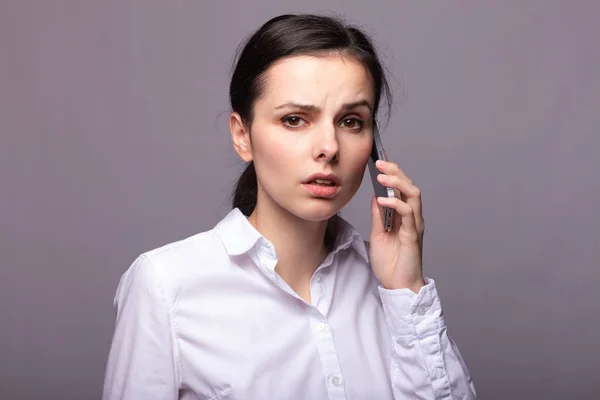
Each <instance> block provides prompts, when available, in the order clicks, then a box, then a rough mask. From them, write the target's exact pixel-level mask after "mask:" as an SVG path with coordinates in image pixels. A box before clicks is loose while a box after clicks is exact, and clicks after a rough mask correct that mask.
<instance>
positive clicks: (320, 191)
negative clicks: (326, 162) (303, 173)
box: [302, 182, 340, 198]
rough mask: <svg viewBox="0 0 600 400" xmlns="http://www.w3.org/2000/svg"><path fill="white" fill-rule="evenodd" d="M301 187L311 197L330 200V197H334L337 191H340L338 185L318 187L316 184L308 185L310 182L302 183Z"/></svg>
mask: <svg viewBox="0 0 600 400" xmlns="http://www.w3.org/2000/svg"><path fill="white" fill-rule="evenodd" d="M302 185H303V186H304V187H305V188H306V190H308V192H309V193H310V194H312V195H313V196H315V197H323V198H331V197H333V196H335V195H336V194H337V192H338V190H339V189H340V187H339V186H338V185H334V186H326V185H318V184H316V183H310V182H308V183H303V184H302Z"/></svg>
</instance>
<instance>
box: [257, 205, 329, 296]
mask: <svg viewBox="0 0 600 400" xmlns="http://www.w3.org/2000/svg"><path fill="white" fill-rule="evenodd" d="M248 221H249V222H250V223H251V224H252V226H254V228H255V229H256V230H257V231H259V232H260V233H261V234H262V235H263V236H264V237H265V238H267V239H268V240H269V241H270V242H271V243H273V245H274V246H275V251H276V253H277V259H278V261H277V266H276V267H275V271H276V272H277V273H278V274H279V275H280V276H281V277H282V278H283V279H284V280H285V281H286V282H287V283H288V285H290V287H291V288H292V289H294V290H296V292H297V293H298V294H299V295H301V296H302V297H304V298H305V299H306V296H303V295H302V294H301V292H303V293H305V294H306V293H307V292H308V288H309V287H310V279H311V278H312V276H313V274H314V272H315V270H316V269H317V267H318V266H319V265H320V264H321V263H322V262H323V260H324V259H325V257H326V256H327V253H328V250H327V249H326V247H325V244H324V238H325V231H326V228H327V220H325V221H316V222H315V221H307V220H304V219H302V218H299V217H297V216H295V215H293V214H291V213H290V212H288V211H287V210H285V209H283V208H282V207H280V206H278V205H272V206H270V207H265V206H263V207H261V206H260V203H259V204H257V206H256V208H255V209H254V211H253V212H252V214H251V215H250V217H249V218H248Z"/></svg>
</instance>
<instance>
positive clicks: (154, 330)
mask: <svg viewBox="0 0 600 400" xmlns="http://www.w3.org/2000/svg"><path fill="white" fill-rule="evenodd" d="M114 306H115V309H116V314H117V318H116V325H115V331H114V336H113V339H112V344H111V348H110V352H109V357H108V363H107V367H106V375H105V379H104V390H103V395H102V399H103V400H127V399H135V400H139V399H144V400H154V399H156V400H158V399H161V400H169V399H177V398H178V387H179V384H178V368H177V365H178V364H177V357H178V354H177V345H176V342H175V330H174V328H173V326H172V323H171V314H170V307H169V305H168V303H167V299H166V294H165V289H164V287H163V285H162V284H161V282H160V280H159V278H158V276H157V271H156V269H155V268H154V266H153V265H152V263H151V262H150V260H149V259H148V257H147V256H145V255H141V256H140V257H138V258H137V259H136V260H135V261H134V263H133V264H132V265H131V267H130V268H129V269H128V270H127V272H126V273H125V274H124V275H123V277H122V278H121V281H120V282H119V286H118V288H117V293H116V296H115V300H114Z"/></svg>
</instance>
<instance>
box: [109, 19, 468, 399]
mask: <svg viewBox="0 0 600 400" xmlns="http://www.w3.org/2000/svg"><path fill="white" fill-rule="evenodd" d="M383 95H387V96H388V97H389V88H388V85H387V81H386V79H385V76H384V74H383V69H382V67H381V64H380V62H379V60H378V58H377V55H376V53H375V51H374V49H373V46H372V43H371V42H370V40H369V39H368V38H367V37H366V36H365V35H364V34H363V33H362V32H361V31H360V30H358V29H356V28H353V27H348V26H345V25H344V24H342V23H341V22H340V21H337V20H335V19H331V18H326V17H320V16H313V15H284V16H280V17H277V18H274V19H272V20H270V21H268V22H267V23H266V24H265V25H263V26H262V27H261V28H260V29H259V30H258V31H257V32H256V33H255V34H254V35H252V36H251V37H250V38H249V40H248V42H247V43H246V45H245V47H244V48H243V49H242V51H241V53H240V54H239V57H238V60H237V65H236V68H235V71H234V73H233V77H232V80H231V86H230V97H231V106H232V113H231V115H230V131H231V137H232V142H233V145H234V148H235V150H236V151H237V153H238V154H239V156H240V157H241V158H242V159H243V160H244V161H246V162H248V163H249V164H248V167H247V168H246V170H245V172H244V173H243V174H242V176H241V178H240V181H239V184H238V187H237V189H236V191H235V194H234V203H233V206H234V209H233V210H232V211H231V212H230V213H229V214H228V215H227V216H225V218H223V220H222V221H220V222H219V223H218V224H217V225H216V226H215V227H214V229H212V230H210V231H207V232H203V233H200V234H197V235H195V236H192V237H190V238H187V239H185V240H182V241H179V242H176V243H171V244H169V245H167V246H164V247H162V248H159V249H155V250H153V251H150V252H147V253H145V254H142V255H141V256H140V257H139V258H138V259H137V260H136V261H135V262H134V263H133V265H132V266H131V267H130V269H129V270H128V271H127V272H126V273H125V274H124V276H123V278H122V279H121V282H120V284H119V288H118V290H117V294H116V298H115V307H116V309H117V322H116V327H115V335H114V338H113V342H112V347H111V351H110V355H109V360H108V367H107V372H106V379H105V386H104V399H111V400H112V399H140V400H142V399H143V400H151V399H178V398H179V399H211V400H216V399H473V398H475V392H474V389H473V386H472V383H471V379H470V377H469V373H468V371H467V368H466V366H465V364H464V362H463V360H462V358H461V356H460V354H459V352H458V350H457V348H456V346H455V345H454V343H453V342H452V341H451V339H450V338H449V337H448V335H447V332H446V326H445V324H444V320H443V318H442V311H441V307H440V302H439V299H438V296H437V292H436V289H435V282H434V281H433V280H431V279H425V278H424V277H423V274H422V265H421V259H422V257H421V255H422V254H421V249H422V246H423V217H422V214H421V196H420V192H419V189H418V188H417V187H416V186H415V185H414V184H413V183H412V182H411V180H410V179H409V178H408V177H407V176H406V175H405V174H404V173H403V172H402V170H401V169H400V168H399V167H398V166H397V165H396V164H394V163H392V162H389V163H385V162H378V164H377V168H378V169H379V171H381V174H380V175H379V178H378V179H379V181H380V182H381V183H382V184H384V185H386V186H389V187H393V188H395V190H396V193H397V197H396V198H377V199H375V197H374V198H373V199H372V201H371V211H372V220H373V221H372V223H373V227H372V232H371V235H370V238H369V239H370V246H369V243H366V242H364V241H363V240H362V238H361V237H360V234H359V233H358V232H357V231H356V230H355V229H354V228H353V227H352V226H351V225H350V224H349V223H347V222H346V221H344V220H343V219H342V218H340V217H338V216H337V215H336V213H337V212H338V211H339V210H340V209H341V208H342V207H343V206H344V205H346V204H347V203H348V202H349V201H350V199H351V198H352V196H354V194H355V193H356V191H357V190H358V187H359V186H360V184H361V181H362V177H363V173H364V170H365V166H366V164H367V160H368V158H369V155H370V153H371V148H372V143H373V129H374V126H375V123H376V122H375V121H376V117H377V110H378V108H379V103H380V98H381V97H382V96H383ZM384 206H387V207H392V208H393V209H394V210H395V218H394V226H393V229H392V230H391V231H389V232H388V231H386V230H385V229H384V228H383V224H382V219H381V215H380V210H381V208H382V207H384Z"/></svg>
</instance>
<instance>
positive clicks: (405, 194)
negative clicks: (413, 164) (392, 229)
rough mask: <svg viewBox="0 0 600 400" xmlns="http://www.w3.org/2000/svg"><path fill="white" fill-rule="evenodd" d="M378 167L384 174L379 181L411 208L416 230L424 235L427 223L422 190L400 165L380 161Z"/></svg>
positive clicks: (378, 178)
mask: <svg viewBox="0 0 600 400" xmlns="http://www.w3.org/2000/svg"><path fill="white" fill-rule="evenodd" d="M377 167H378V169H379V170H380V171H381V172H383V174H380V175H378V176H377V180H378V181H379V183H381V184H382V185H384V186H387V187H391V188H394V189H395V190H394V192H396V196H397V197H399V198H400V199H401V200H402V201H403V202H405V203H406V204H407V205H409V206H410V207H411V209H412V211H413V213H414V219H415V226H416V229H417V231H418V232H419V234H421V235H422V234H423V231H424V229H425V221H424V218H423V205H422V204H423V203H422V201H421V190H420V189H419V188H418V187H417V186H415V185H414V183H413V182H412V180H410V178H408V176H406V174H405V173H404V172H403V171H402V169H400V167H399V166H398V165H396V164H394V163H391V162H381V161H378V162H377ZM398 195H399V196H398Z"/></svg>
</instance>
